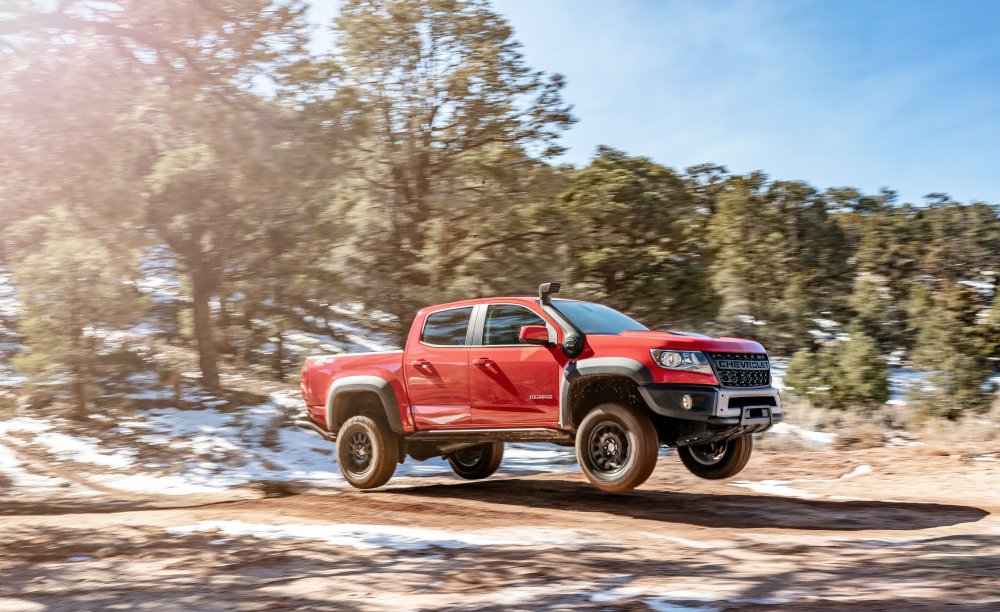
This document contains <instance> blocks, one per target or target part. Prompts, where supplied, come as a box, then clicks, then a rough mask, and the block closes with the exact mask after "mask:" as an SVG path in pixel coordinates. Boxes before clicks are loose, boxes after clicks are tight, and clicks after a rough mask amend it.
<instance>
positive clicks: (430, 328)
mask: <svg viewBox="0 0 1000 612" xmlns="http://www.w3.org/2000/svg"><path fill="white" fill-rule="evenodd" d="M471 316H472V306H469V307H467V308H452V309H450V310H441V311H438V312H432V313H431V314H429V315H427V318H426V319H424V330H423V333H421V334H420V340H422V341H423V342H426V343H427V344H436V345H438V346H462V345H464V344H465V334H466V332H468V330H469V318H470V317H471Z"/></svg>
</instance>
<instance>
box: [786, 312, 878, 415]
mask: <svg viewBox="0 0 1000 612" xmlns="http://www.w3.org/2000/svg"><path fill="white" fill-rule="evenodd" d="M847 335H848V337H847V338H843V339H841V340H838V341H836V342H833V343H829V344H826V345H824V346H822V347H820V348H819V349H801V350H799V351H797V352H796V353H795V355H794V356H793V357H792V360H791V362H789V364H788V371H787V373H786V375H785V384H786V386H788V387H791V388H792V390H793V393H794V394H795V395H797V396H799V397H801V398H803V399H806V400H808V401H809V402H810V403H811V404H813V405H814V406H817V407H819V408H838V409H859V410H872V409H875V408H877V407H879V406H881V405H882V404H884V403H885V402H886V401H887V400H888V399H889V371H888V367H887V365H886V362H885V359H884V358H883V357H882V354H881V352H880V351H879V348H878V345H877V344H876V342H875V340H874V339H873V338H872V337H871V336H869V335H867V334H866V333H865V331H864V328H863V327H862V325H861V323H860V322H858V321H854V322H852V323H851V325H849V326H848V328H847Z"/></svg>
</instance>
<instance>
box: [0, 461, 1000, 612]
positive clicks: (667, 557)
mask: <svg viewBox="0 0 1000 612" xmlns="http://www.w3.org/2000/svg"><path fill="white" fill-rule="evenodd" d="M33 467H34V468H36V469H37V468H39V466H38V465H37V464H34V465H33ZM51 469H52V470H58V469H59V468H58V467H51ZM54 475H56V474H54ZM58 475H59V476H60V477H63V478H66V479H69V480H72V478H73V474H72V473H67V472H66V471H65V470H63V471H62V472H61V473H58ZM770 481H777V482H770ZM0 538H2V541H3V544H2V547H0V575H2V576H3V580H2V581H0V610H36V609H37V610H42V609H49V610H75V609H156V610H159V611H163V610H216V609H218V610H229V609H237V610H260V609H271V610H283V609H298V608H310V609H336V610H355V609H356V610H370V609H426V608H434V609H439V608H456V609H461V608H468V609H483V608H487V609H504V610H510V609H524V610H537V609H567V610H569V609H572V610H578V609H630V610H645V609H654V610H692V609H694V610H769V609H774V608H775V607H779V606H780V607H789V608H799V609H817V608H824V609H852V610H853V609H859V610H860V609H863V610H866V611H873V610H896V609H899V610H914V609H927V610H940V609H944V608H947V609H949V610H996V609H1000V461H995V460H994V461H990V460H986V461H974V460H971V459H970V458H968V457H943V456H935V455H930V454H928V453H927V452H926V451H923V452H922V450H921V449H919V448H892V449H872V450H866V451H854V452H826V453H819V452H817V453H781V452H758V453H757V454H755V455H754V457H753V459H752V460H751V463H750V465H749V466H748V468H747V469H746V470H745V471H744V472H743V473H742V474H740V475H739V476H738V477H737V478H736V479H734V480H732V481H725V482H708V481H702V480H699V479H697V478H695V477H693V476H691V475H689V474H688V473H687V472H686V471H685V470H684V469H683V467H682V466H681V464H680V462H679V461H678V460H677V458H676V456H668V457H665V458H663V459H661V465H660V466H659V467H658V469H657V471H656V473H655V474H654V476H653V478H652V479H651V480H650V481H649V482H648V483H647V484H646V485H644V486H643V487H642V488H641V489H639V490H637V491H634V492H632V493H630V494H627V495H618V496H611V495H605V494H602V493H600V492H598V491H596V490H594V489H592V488H590V487H589V486H588V485H587V484H586V482H585V481H584V479H583V477H582V476H581V475H579V474H578V473H567V474H538V475H529V476H524V475H518V476H517V477H512V476H510V475H504V474H503V472H502V468H501V473H500V474H498V475H497V476H495V477H493V478H491V479H489V480H487V481H482V482H462V481H459V480H458V479H447V478H423V479H417V478H408V479H399V480H395V481H393V482H392V483H391V485H390V487H388V488H385V489H383V490H379V491H374V492H365V493H362V492H356V491H351V490H337V491H333V492H330V491H326V492H318V491H308V490H301V491H294V490H292V489H290V488H289V487H288V486H286V485H274V486H268V485H266V484H265V485H261V486H259V487H258V488H256V489H245V490H239V491H233V492H230V493H227V494H224V495H211V496H207V495H202V496H185V497H180V498H178V497H176V496H174V497H166V496H162V497H160V496H154V495H148V496H147V495H137V494H127V495H126V494H122V493H115V492H114V491H112V490H101V491H97V492H96V494H94V495H90V496H84V497H81V496H71V495H68V494H67V495H66V496H51V495H50V496H48V497H46V498H38V497H34V496H32V495H30V494H28V495H24V494H20V495H17V496H6V497H3V496H0Z"/></svg>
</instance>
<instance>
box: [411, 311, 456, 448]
mask: <svg viewBox="0 0 1000 612" xmlns="http://www.w3.org/2000/svg"><path fill="white" fill-rule="evenodd" d="M472 310H473V307H472V306H466V307H461V308H449V309H446V310H438V311H435V312H431V313H430V314H428V315H427V316H426V317H425V318H424V321H423V324H422V328H421V329H420V331H419V333H416V332H414V333H411V335H410V338H409V339H408V340H407V343H406V353H405V354H404V355H403V372H404V376H405V378H406V389H407V393H408V394H409V397H410V410H411V414H412V415H413V422H414V424H415V425H416V427H417V429H449V428H452V429H455V428H459V429H460V428H463V427H467V426H468V425H469V420H470V414H471V408H470V402H469V346H468V340H469V336H470V334H469V320H470V318H471V316H472ZM415 333H416V335H414V334H415Z"/></svg>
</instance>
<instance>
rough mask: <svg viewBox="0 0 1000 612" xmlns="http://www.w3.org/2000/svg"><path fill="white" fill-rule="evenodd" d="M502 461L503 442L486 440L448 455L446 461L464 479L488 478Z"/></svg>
mask: <svg viewBox="0 0 1000 612" xmlns="http://www.w3.org/2000/svg"><path fill="white" fill-rule="evenodd" d="M501 461H503V442H486V443H484V444H477V445H476V446H470V447H469V448H463V449H462V450H460V451H457V452H454V453H452V454H450V455H448V463H449V464H451V469H452V470H454V471H455V473H456V474H457V475H458V476H459V477H461V478H464V479H466V480H481V479H483V478H488V477H490V476H492V475H493V473H494V472H496V471H497V468H499V467H500V462H501Z"/></svg>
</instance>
